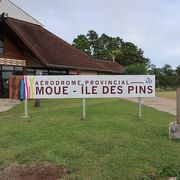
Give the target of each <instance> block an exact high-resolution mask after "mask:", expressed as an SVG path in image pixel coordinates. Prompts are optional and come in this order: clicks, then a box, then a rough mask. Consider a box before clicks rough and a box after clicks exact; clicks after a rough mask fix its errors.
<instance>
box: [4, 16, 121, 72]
mask: <svg viewBox="0 0 180 180" xmlns="http://www.w3.org/2000/svg"><path fill="white" fill-rule="evenodd" d="M4 21H5V23H6V24H7V25H8V26H9V27H10V28H11V29H12V30H13V31H14V32H15V33H16V35H17V36H18V37H19V38H20V39H21V40H22V41H23V42H24V43H25V44H26V45H27V46H28V48H29V49H30V50H31V51H32V52H33V53H34V54H35V55H36V56H37V58H38V59H39V60H40V61H41V62H42V63H43V64H44V65H46V66H47V67H62V68H72V69H73V68H76V69H86V70H88V69H89V70H94V71H101V72H110V73H116V74H119V73H122V72H123V69H124V68H123V66H121V65H120V64H118V63H116V62H112V61H103V60H96V59H94V58H92V57H90V56H88V55H86V54H85V53H83V52H82V51H80V50H79V49H77V48H75V47H73V46H72V45H70V44H68V43H67V42H65V41H64V40H62V39H61V38H59V37H57V36H56V35H54V34H52V33H51V32H49V31H47V30H46V29H45V28H43V27H42V26H39V25H35V24H32V23H28V22H24V21H20V20H17V19H13V18H5V19H4Z"/></svg>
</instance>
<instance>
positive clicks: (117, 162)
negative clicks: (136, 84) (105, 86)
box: [0, 99, 180, 180]
mask: <svg viewBox="0 0 180 180" xmlns="http://www.w3.org/2000/svg"><path fill="white" fill-rule="evenodd" d="M81 104H82V100H80V99H77V100H72V99H68V100H44V101H42V103H41V108H39V109H35V108H34V107H33V101H31V102H30V103H29V115H30V118H29V122H24V119H22V118H21V117H22V115H23V104H20V105H18V106H16V107H15V108H13V109H11V110H10V111H7V112H3V113H0V166H8V165H10V164H12V163H18V164H31V163H34V162H46V161H48V162H52V163H54V164H57V165H65V166H66V167H70V168H72V169H73V172H72V173H71V174H70V175H69V179H83V180H84V179H92V180H96V179H97V180H101V179H107V180H110V179H120V180H123V179H138V180H139V179H144V180H148V179H149V180H150V179H167V177H170V176H171V177H173V176H178V177H180V141H179V140H169V139H168V126H169V123H170V122H172V121H174V120H175V117H174V116H173V115H170V114H168V113H163V112H159V111H157V110H154V109H152V108H148V107H144V106H143V118H142V119H141V120H139V119H138V118H137V104H135V103H131V102H127V101H125V100H121V99H89V100H87V117H88V119H87V121H86V122H83V121H81V114H82V108H81Z"/></svg>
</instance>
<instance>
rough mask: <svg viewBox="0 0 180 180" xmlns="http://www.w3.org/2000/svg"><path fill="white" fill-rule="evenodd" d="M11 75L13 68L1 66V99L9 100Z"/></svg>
mask: <svg viewBox="0 0 180 180" xmlns="http://www.w3.org/2000/svg"><path fill="white" fill-rule="evenodd" d="M11 75H13V66H2V82H1V86H2V87H1V89H2V94H1V97H2V98H9V76H11Z"/></svg>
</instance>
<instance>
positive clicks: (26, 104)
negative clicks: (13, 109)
mask: <svg viewBox="0 0 180 180" xmlns="http://www.w3.org/2000/svg"><path fill="white" fill-rule="evenodd" d="M28 117H29V116H28V100H27V99H25V100H24V118H28Z"/></svg>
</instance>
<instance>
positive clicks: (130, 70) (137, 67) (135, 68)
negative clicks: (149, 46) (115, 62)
mask: <svg viewBox="0 0 180 180" xmlns="http://www.w3.org/2000/svg"><path fill="white" fill-rule="evenodd" d="M125 74H129V75H143V74H147V68H146V66H145V65H144V64H132V65H129V66H126V68H125Z"/></svg>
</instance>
